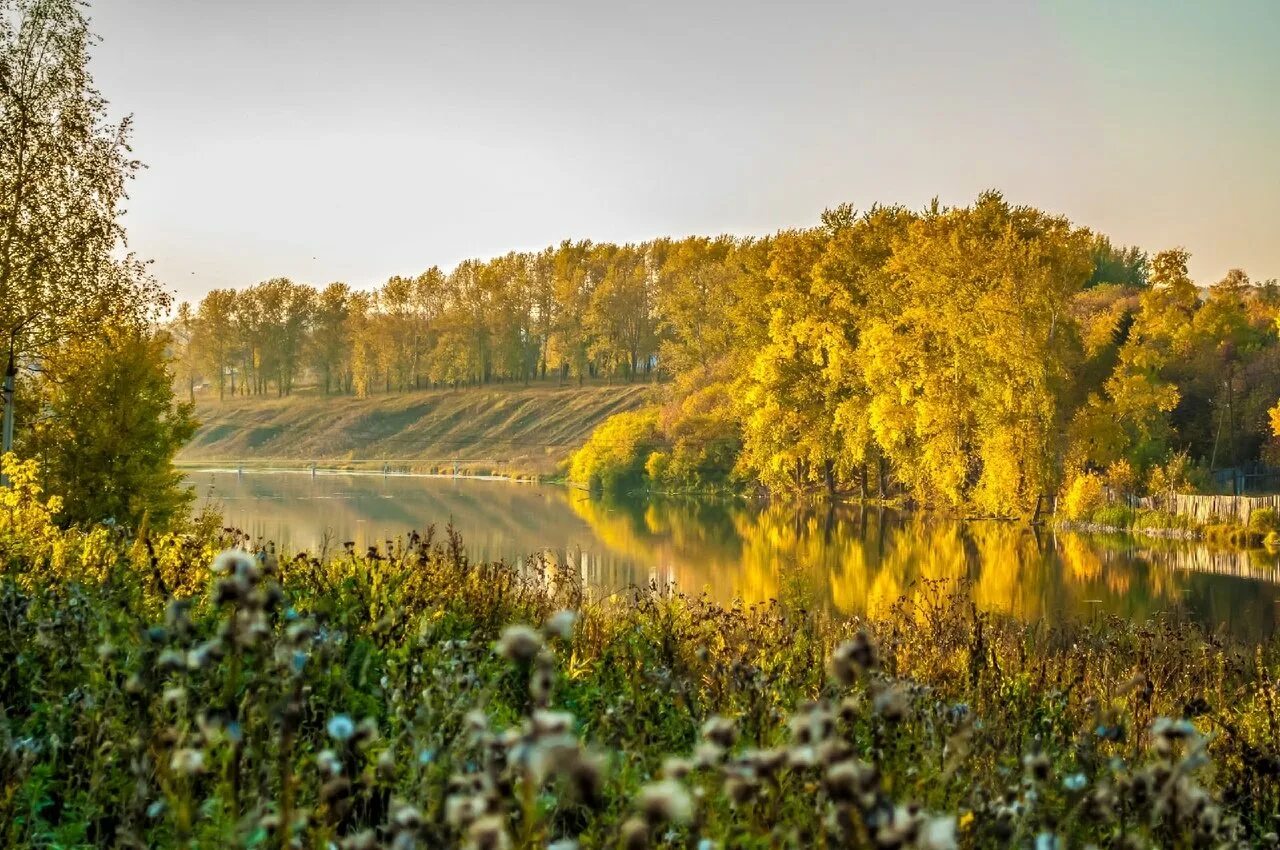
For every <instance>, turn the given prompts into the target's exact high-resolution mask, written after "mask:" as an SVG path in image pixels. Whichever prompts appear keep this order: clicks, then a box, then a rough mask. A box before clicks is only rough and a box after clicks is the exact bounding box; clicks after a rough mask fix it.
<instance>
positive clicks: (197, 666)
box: [187, 638, 223, 670]
mask: <svg viewBox="0 0 1280 850" xmlns="http://www.w3.org/2000/svg"><path fill="white" fill-rule="evenodd" d="M222 654H223V650H222V641H220V640H218V639H217V638H214V639H213V640H207V641H205V642H204V643H200V644H197V645H196V646H194V647H192V648H191V649H190V650H188V652H187V669H188V670H203V669H204V668H205V667H208V666H209V664H210V662H212V661H215V660H216V659H218V658H221V657H222Z"/></svg>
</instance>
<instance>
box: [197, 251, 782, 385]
mask: <svg viewBox="0 0 1280 850" xmlns="http://www.w3.org/2000/svg"><path fill="white" fill-rule="evenodd" d="M739 251H749V252H755V253H759V254H761V256H763V252H762V251H761V248H760V247H757V245H756V243H754V242H752V241H751V240H735V239H731V238H728V237H725V238H721V239H703V238H692V239H685V240H681V241H677V240H670V239H662V240H655V241H653V242H646V243H644V244H641V245H610V244H594V243H591V242H576V243H571V242H565V243H563V244H561V245H560V246H558V247H553V248H547V249H546V250H544V251H541V252H538V253H511V254H507V255H505V256H502V257H497V258H494V259H491V260H488V261H482V260H467V261H465V262H463V263H461V264H459V265H458V267H457V268H455V269H453V270H452V271H451V272H447V273H446V272H444V271H441V270H440V269H439V268H436V267H434V266H433V267H432V268H429V269H427V270H426V271H424V272H422V273H421V274H419V275H417V276H416V277H393V278H391V279H390V280H388V281H387V282H386V283H385V284H384V285H383V286H382V287H380V288H378V289H376V290H374V291H371V292H370V291H358V290H353V289H352V288H351V287H350V286H348V285H346V284H344V283H331V284H329V285H327V286H325V287H323V288H321V289H316V288H314V287H311V286H308V285H306V284H300V283H295V282H293V281H290V280H286V279H283V278H277V279H274V280H268V281H266V282H263V283H259V284H257V285H256V286H251V287H248V288H246V289H243V290H238V291H237V290H231V289H218V290H214V291H212V292H210V293H209V294H208V295H207V296H205V298H204V299H203V300H202V301H201V302H200V303H199V305H198V306H197V307H196V308H194V309H192V308H191V306H190V305H185V304H184V305H182V306H181V307H180V309H179V311H178V315H177V319H176V321H175V322H174V331H175V338H176V339H178V340H179V370H180V372H181V379H182V380H183V381H184V382H185V383H186V384H187V386H188V387H189V388H194V387H195V385H196V384H197V383H198V382H207V383H208V384H210V385H211V386H213V387H214V388H216V391H217V392H218V395H219V396H220V397H225V396H226V395H227V394H241V395H246V394H265V393H274V394H278V395H288V394H289V393H290V392H291V391H292V390H293V389H294V387H295V386H296V385H298V383H299V381H303V380H309V381H313V382H314V383H315V384H317V385H318V386H319V387H320V388H322V389H323V391H325V392H341V393H354V394H357V395H369V394H371V393H374V392H396V391H404V390H408V389H414V388H420V387H423V386H425V385H453V386H457V385H464V384H487V383H491V382H495V381H530V380H533V379H542V378H548V377H554V378H557V379H559V380H579V381H580V380H583V379H585V378H591V377H603V378H610V379H619V380H634V379H636V378H637V377H640V376H652V375H653V373H654V370H655V368H656V366H657V355H658V351H659V348H660V345H661V343H662V341H663V339H665V338H669V337H671V336H672V335H673V334H674V333H675V329H674V327H673V326H671V325H670V323H671V322H677V321H681V320H682V318H681V308H680V306H679V304H678V303H677V302H678V299H679V298H683V297H685V296H684V295H678V294H677V293H682V292H683V291H684V290H685V289H686V288H687V287H688V286H690V285H694V286H700V287H704V288H705V287H714V286H715V285H716V281H718V280H720V279H721V278H722V277H723V276H724V275H725V274H726V262H727V259H728V257H729V255H730V254H732V253H735V252H739ZM687 318H688V319H693V318H696V317H692V316H690V317H687Z"/></svg>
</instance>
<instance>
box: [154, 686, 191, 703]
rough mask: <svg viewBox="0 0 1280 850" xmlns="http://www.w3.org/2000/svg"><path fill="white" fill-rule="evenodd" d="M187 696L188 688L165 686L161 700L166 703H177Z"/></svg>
mask: <svg viewBox="0 0 1280 850" xmlns="http://www.w3.org/2000/svg"><path fill="white" fill-rule="evenodd" d="M186 698H187V689H186V688H165V690H164V693H163V694H161V695H160V701H161V702H162V703H164V704H165V705H177V704H178V703H180V702H182V701H183V700H185V699H186Z"/></svg>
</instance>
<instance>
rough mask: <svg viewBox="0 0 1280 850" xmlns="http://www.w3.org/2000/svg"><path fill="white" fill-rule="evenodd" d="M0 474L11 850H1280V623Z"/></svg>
mask: <svg viewBox="0 0 1280 850" xmlns="http://www.w3.org/2000/svg"><path fill="white" fill-rule="evenodd" d="M13 471H17V472H20V471H21V470H15V469H13V468H11V472H13ZM5 493H6V498H5V504H4V505H3V510H0V556H2V558H0V563H2V564H3V577H2V578H0V677H2V678H0V694H2V695H3V707H4V708H3V714H2V715H0V759H2V760H3V761H0V765H2V767H0V824H3V826H0V843H3V844H4V845H5V846H14V847H21V846H46V847H48V846H56V847H83V846H114V847H231V846H243V847H303V848H329V847H339V848H346V849H347V850H357V849H358V848H374V847H388V848H400V849H401V850H403V849H404V848H410V847H424V848H426V847H468V848H557V850H564V848H570V847H575V846H576V847H581V848H595V847H625V848H645V847H655V848H656V847H670V848H676V847H680V848H699V850H705V848H713V847H760V848H763V847H831V848H834V847H868V848H870V847H876V848H899V847H918V848H933V850H941V848H949V847H1007V846H1017V847H1034V848H1036V850H1047V848H1057V847H1083V846H1096V847H1134V848H1138V847H1156V846H1160V847H1255V846H1275V845H1276V843H1277V840H1276V834H1275V830H1276V825H1277V820H1276V819H1277V815H1280V781H1278V780H1277V779H1276V777H1277V775H1280V720H1278V718H1277V703H1278V702H1280V686H1277V674H1278V673H1280V646H1277V645H1276V644H1275V643H1274V642H1273V643H1270V644H1265V645H1258V646H1252V647H1249V646H1244V645H1235V644H1232V643H1230V642H1228V641H1225V640H1223V639H1221V638H1219V637H1215V636H1213V635H1208V634H1205V633H1202V632H1199V631H1197V630H1196V629H1195V628H1193V627H1191V626H1187V625H1176V626H1175V625H1172V624H1170V623H1166V622H1162V621H1160V620H1153V621H1150V622H1145V623H1130V622H1127V621H1124V620H1119V619H1112V618H1097V619H1094V620H1090V621H1087V622H1071V623H1066V624H1063V625H1060V626H1055V627H1053V628H1049V627H1046V626H1040V625H1033V624H1032V625H1029V624H1024V623H1021V622H1019V621H1018V620H1015V619H1012V618H1006V617H1000V616H995V615H990V614H984V613H982V612H981V611H979V610H977V609H976V608H975V607H974V606H973V605H972V603H971V602H970V601H969V596H968V595H967V593H966V588H965V587H964V586H963V585H961V584H955V583H947V582H937V583H934V584H926V585H924V586H922V587H919V588H914V589H913V590H914V591H915V592H914V593H913V595H912V596H911V597H910V601H907V599H906V598H904V600H903V601H902V602H900V603H899V604H898V605H896V606H893V607H892V608H891V609H889V610H888V611H887V612H886V613H884V614H883V615H880V616H878V617H876V618H875V619H863V618H857V617H849V618H846V617H830V616H828V615H825V614H821V613H817V612H813V611H806V610H803V609H801V608H797V607H793V606H788V605H784V604H782V603H779V602H774V601H769V602H764V603H757V604H752V605H745V604H732V605H727V606H726V605H719V604H716V603H714V602H712V601H710V600H708V599H705V598H697V597H689V596H684V595H681V594H679V593H676V592H674V590H672V589H671V588H666V587H657V586H649V587H635V588H632V589H631V590H630V591H628V592H625V593H621V594H615V595H613V596H611V597H608V598H592V597H591V596H590V595H589V594H587V593H585V592H584V590H583V588H582V587H581V586H580V584H579V583H578V581H577V580H576V578H575V576H574V575H572V574H564V573H560V572H557V571H556V570H555V569H554V568H552V567H550V566H549V565H547V564H545V563H541V562H538V561H536V560H531V561H529V562H527V563H524V564H518V565H512V564H504V563H477V562H473V561H471V560H470V559H469V558H468V557H467V554H466V549H465V541H462V540H460V539H459V538H458V537H457V536H456V535H454V534H452V533H450V532H449V531H447V530H446V531H445V532H443V533H440V534H437V533H436V532H435V531H434V530H432V529H427V530H425V531H424V533H423V534H422V535H417V534H414V535H410V536H407V537H405V538H402V539H399V540H394V541H388V542H387V543H386V544H384V545H382V546H379V547H375V548H372V549H370V550H369V551H367V552H357V551H354V549H353V548H352V549H348V550H347V551H344V552H341V553H339V554H337V555H335V556H333V557H332V558H330V559H328V560H326V561H323V562H322V561H320V560H319V559H317V558H314V557H312V556H310V555H308V554H307V553H305V552H304V553H296V554H288V555H286V554H285V553H281V552H277V551H276V550H275V549H274V547H272V546H269V545H266V546H256V547H255V545H254V544H251V542H250V541H248V540H246V539H245V538H244V536H243V535H241V534H240V533H238V532H236V531H234V530H232V529H224V528H220V527H219V526H218V523H217V521H216V517H204V518H197V520H196V521H195V522H194V523H193V524H192V525H191V526H190V527H189V528H187V529H186V530H184V531H183V532H181V533H169V534H165V535H153V534H149V533H147V532H145V531H143V532H142V533H140V534H138V535H136V536H133V537H127V536H125V535H124V534H123V533H122V532H120V531H119V530H117V529H112V528H109V527H106V526H99V527H95V528H93V529H90V530H87V531H85V530H79V531H77V530H71V531H65V530H61V529H59V528H58V527H57V526H56V525H54V524H53V523H52V522H51V521H50V520H51V517H52V514H51V513H50V512H49V511H48V508H49V505H48V503H46V502H43V501H42V496H41V494H40V493H39V492H38V491H37V490H36V489H35V488H34V485H32V484H31V483H30V482H29V481H27V482H24V480H23V479H22V478H21V476H20V475H19V476H18V480H17V484H16V486H15V487H14V488H12V489H10V490H7V491H5Z"/></svg>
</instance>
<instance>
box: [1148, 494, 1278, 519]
mask: <svg viewBox="0 0 1280 850" xmlns="http://www.w3.org/2000/svg"><path fill="white" fill-rule="evenodd" d="M1134 502H1135V504H1136V505H1137V506H1138V507H1140V508H1148V509H1154V510H1159V511H1165V512H1166V513H1171V514H1177V515H1178V516H1185V517H1191V518H1192V519H1194V520H1196V522H1200V523H1205V522H1208V521H1209V520H1210V519H1211V518H1214V517H1216V518H1217V519H1219V520H1221V521H1222V522H1238V523H1240V524H1241V525H1248V524H1249V517H1250V516H1251V515H1252V514H1253V512H1254V511H1256V510H1258V509H1259V508H1271V509H1272V510H1275V511H1277V512H1280V495H1273V496H1192V495H1187V494H1184V493H1173V494H1170V495H1161V496H1144V497H1142V498H1140V499H1135V500H1134Z"/></svg>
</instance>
